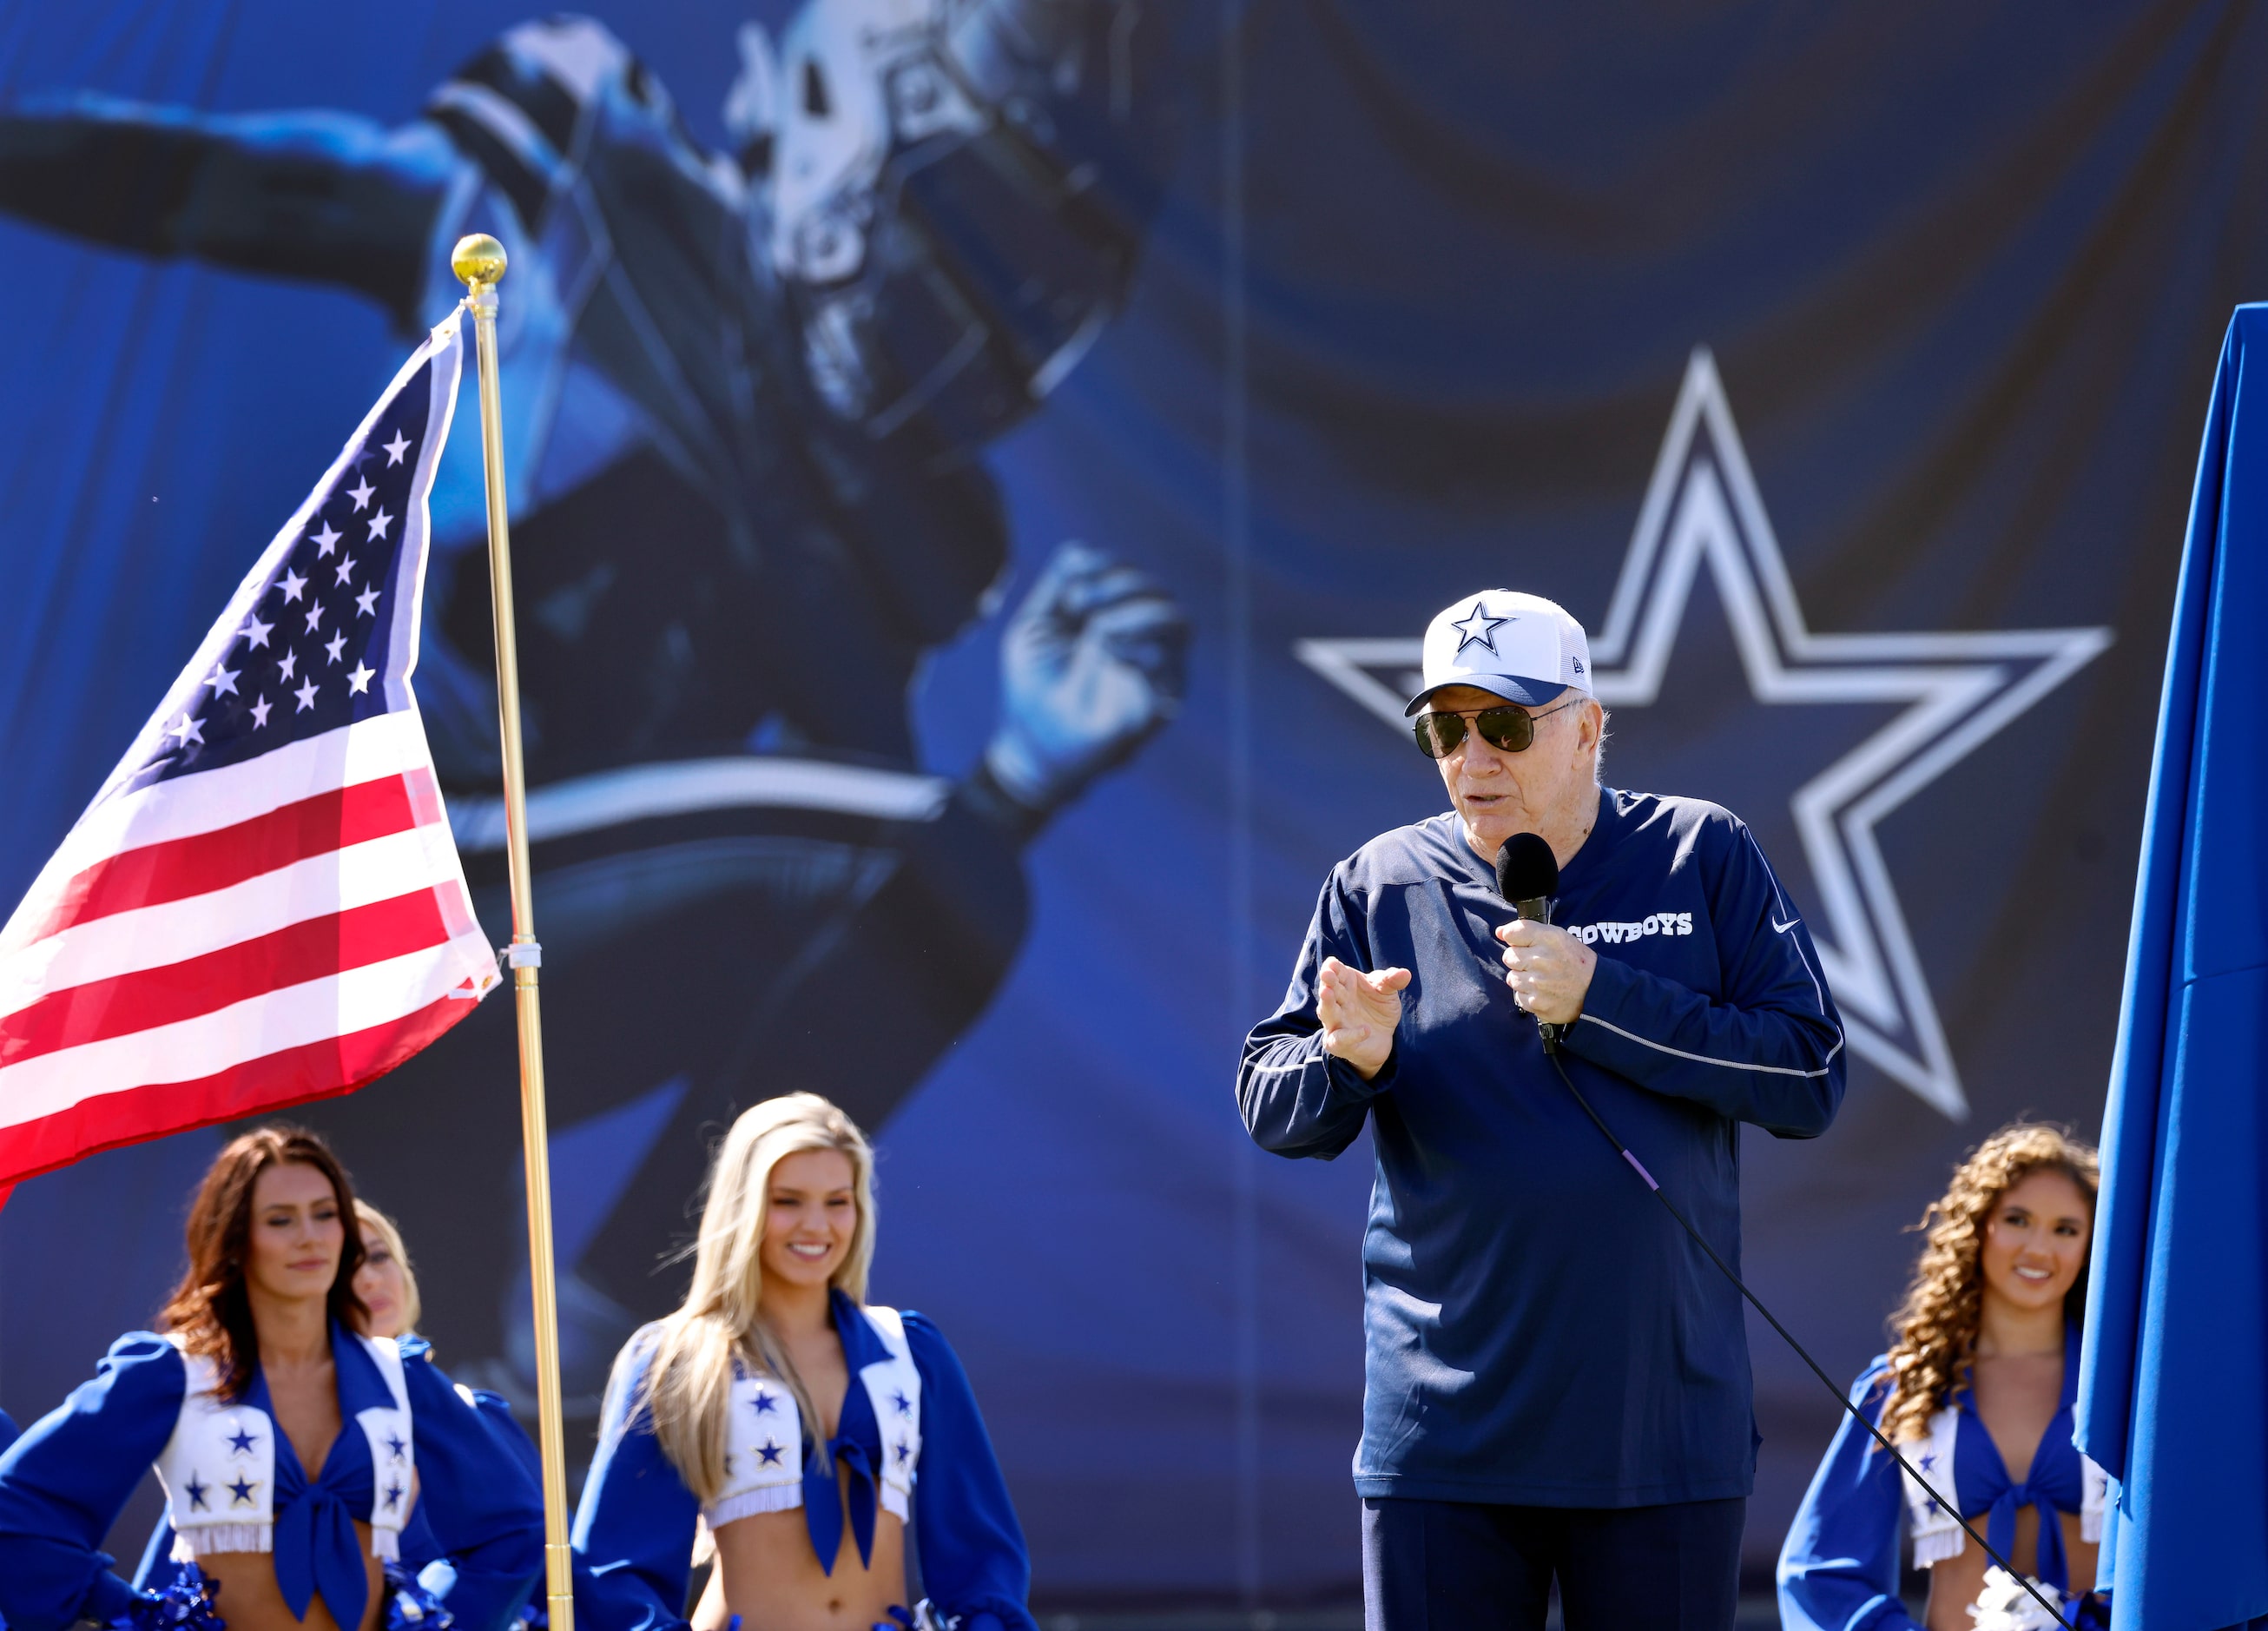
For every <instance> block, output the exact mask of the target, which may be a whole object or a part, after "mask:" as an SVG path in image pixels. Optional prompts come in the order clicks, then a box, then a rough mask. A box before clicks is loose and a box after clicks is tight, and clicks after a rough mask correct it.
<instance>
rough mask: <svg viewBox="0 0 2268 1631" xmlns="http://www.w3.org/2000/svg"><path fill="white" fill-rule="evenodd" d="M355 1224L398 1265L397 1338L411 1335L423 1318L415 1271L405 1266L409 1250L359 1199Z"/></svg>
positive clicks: (379, 1215) (374, 1209) (397, 1231)
mask: <svg viewBox="0 0 2268 1631" xmlns="http://www.w3.org/2000/svg"><path fill="white" fill-rule="evenodd" d="M355 1221H357V1223H359V1224H361V1225H362V1226H363V1227H364V1228H365V1229H369V1230H370V1231H371V1232H372V1234H374V1235H376V1236H378V1237H379V1239H380V1240H382V1241H384V1242H385V1243H386V1249H387V1251H391V1252H392V1253H394V1261H395V1262H396V1263H399V1264H400V1265H401V1334H402V1335H403V1336H405V1337H406V1336H409V1335H412V1334H414V1333H415V1332H416V1329H417V1322H418V1320H419V1319H421V1318H423V1317H424V1313H425V1303H424V1301H423V1299H422V1298H421V1297H419V1296H418V1295H417V1271H416V1269H414V1268H412V1267H410V1266H409V1247H407V1246H405V1245H403V1244H401V1229H398V1228H397V1227H395V1225H394V1220H393V1219H392V1218H390V1217H388V1216H387V1215H386V1214H384V1213H383V1212H380V1211H379V1209H378V1208H377V1207H373V1206H372V1205H371V1204H370V1202H368V1201H366V1200H365V1199H363V1198H362V1197H361V1196H359V1195H357V1196H356V1197H355ZM365 1260H367V1259H365Z"/></svg>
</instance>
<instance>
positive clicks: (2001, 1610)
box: [1969, 1565, 2063, 1631]
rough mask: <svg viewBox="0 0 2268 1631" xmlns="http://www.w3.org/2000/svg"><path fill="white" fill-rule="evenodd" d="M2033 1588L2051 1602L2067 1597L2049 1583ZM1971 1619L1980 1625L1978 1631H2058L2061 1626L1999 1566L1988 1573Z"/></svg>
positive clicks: (2039, 1583) (1971, 1609)
mask: <svg viewBox="0 0 2268 1631" xmlns="http://www.w3.org/2000/svg"><path fill="white" fill-rule="evenodd" d="M2031 1584H2032V1587H2033V1589H2034V1590H2036V1591H2038V1592H2039V1594H2040V1597H2043V1598H2047V1600H2048V1601H2049V1602H2051V1603H2059V1602H2060V1601H2062V1598H2063V1593H2062V1592H2060V1591H2058V1590H2056V1589H2055V1588H2054V1587H2053V1586H2051V1585H2050V1584H2048V1583H2047V1582H2046V1581H2044V1580H2035V1581H2033V1582H2032V1583H2031ZM1969 1617H1970V1619H1971V1620H1975V1621H1976V1622H1977V1631H2058V1627H2059V1626H2060V1624H2061V1622H2060V1621H2058V1620H2057V1619H2056V1617H2055V1616H2054V1615H2053V1614H2051V1613H2048V1611H2047V1610H2046V1609H2044V1608H2042V1607H2041V1606H2040V1605H2039V1598H2035V1597H2034V1596H2032V1594H2031V1592H2029V1591H2027V1590H2024V1588H2023V1584H2022V1583H2021V1582H2019V1581H2018V1580H2017V1578H2016V1577H2015V1576H2014V1575H2012V1574H2010V1573H2009V1572H2008V1571H2007V1569H2005V1568H1999V1566H1998V1565H1995V1566H1994V1567H1992V1568H1988V1569H1986V1570H1985V1589H1984V1590H1981V1591H1979V1592H1978V1593H1977V1601H1976V1604H1975V1605H1974V1606H1972V1607H1971V1608H1970V1611H1969Z"/></svg>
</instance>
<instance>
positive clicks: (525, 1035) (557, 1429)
mask: <svg viewBox="0 0 2268 1631" xmlns="http://www.w3.org/2000/svg"><path fill="white" fill-rule="evenodd" d="M449 264H450V267H451V268H452V269H453V270H454V271H455V272H456V274H457V276H458V277H460V278H462V279H463V280H464V284H465V287H466V289H467V290H468V292H469V298H468V299H467V301H466V304H467V305H468V306H471V307H472V312H473V337H474V344H475V350H476V351H477V352H478V355H479V358H480V373H481V466H482V470H483V471H484V472H485V473H486V476H487V479H488V498H489V589H490V594H491V595H492V596H493V598H494V600H495V602H496V650H497V662H496V674H497V719H498V723H499V724H500V725H501V726H502V727H503V735H504V832H505V837H506V839H507V843H508V853H509V855H510V857H511V867H512V945H511V947H510V948H509V949H508V950H507V952H506V954H505V959H506V961H507V962H508V963H510V964H511V966H512V998H513V1001H514V1005H515V1007H516V1009H517V1012H518V1014H519V1129H520V1139H521V1141H522V1142H523V1144H524V1145H525V1146H526V1148H527V1254H528V1278H529V1280H530V1281H531V1283H532V1284H533V1285H534V1292H535V1396H536V1411H537V1414H538V1416H539V1418H540V1427H541V1444H542V1446H543V1568H544V1579H545V1583H546V1585H545V1590H547V1591H548V1593H549V1598H550V1602H549V1608H550V1613H551V1631H575V1594H574V1583H573V1580H574V1577H573V1575H572V1573H571V1570H570V1566H569V1560H570V1554H569V1551H568V1545H567V1435H566V1431H565V1428H564V1426H563V1423H562V1421H560V1411H559V1303H558V1294H557V1288H556V1283H555V1281H554V1279H553V1269H552V1261H551V1146H550V1135H549V1130H548V1128H547V1125H546V1120H547V1118H546V1117H545V1115H544V1109H543V1020H542V1014H541V1008H540V1007H539V1006H538V1003H537V998H536V991H535V970H536V968H537V965H538V964H539V963H541V960H542V954H541V949H540V948H538V946H537V945H536V941H535V909H534V904H533V900H532V897H531V895H530V892H529V889H528V882H527V777H526V773H525V771H524V770H523V767H522V765H521V763H520V749H519V641H518V636H517V635H516V634H515V633H514V631H513V625H512V534H511V529H510V527H509V525H508V522H507V520H506V515H505V505H504V409H503V405H502V396H501V394H500V392H499V390H498V388H497V292H496V286H497V280H498V279H500V278H502V277H503V276H504V246H503V245H502V244H500V243H498V242H497V240H495V239H493V238H491V237H490V236H489V235H488V234H487V233H486V232H475V233H474V234H473V235H472V236H470V237H469V238H461V239H460V240H457V247H456V249H455V251H454V252H453V254H452V255H450V257H449Z"/></svg>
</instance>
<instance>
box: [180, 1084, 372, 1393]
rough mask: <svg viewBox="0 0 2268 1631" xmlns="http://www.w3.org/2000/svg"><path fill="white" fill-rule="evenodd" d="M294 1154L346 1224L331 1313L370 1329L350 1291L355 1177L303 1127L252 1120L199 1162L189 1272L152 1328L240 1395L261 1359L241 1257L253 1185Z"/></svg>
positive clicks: (356, 1238)
mask: <svg viewBox="0 0 2268 1631" xmlns="http://www.w3.org/2000/svg"><path fill="white" fill-rule="evenodd" d="M285 1162H298V1164H299V1165H301V1166H307V1167H313V1168H314V1169H315V1170H317V1171H318V1172H320V1173H321V1174H322V1175H323V1176H324V1177H327V1178H328V1179H329V1180H330V1182H331V1193H332V1194H333V1195H335V1196H336V1197H337V1198H338V1203H339V1216H340V1218H341V1219H342V1221H345V1222H346V1224H347V1227H346V1228H345V1229H344V1233H345V1236H346V1239H345V1244H344V1246H343V1248H342V1251H340V1253H339V1272H338V1273H337V1275H336V1277H335V1278H334V1279H333V1280H332V1281H331V1290H330V1296H329V1305H330V1315H331V1317H332V1318H333V1319H335V1320H336V1321H337V1322H338V1323H339V1324H340V1325H344V1326H345V1327H346V1328H347V1329H348V1330H350V1331H353V1332H365V1331H367V1330H368V1329H369V1325H370V1311H369V1310H367V1309H365V1308H364V1307H363V1305H362V1299H361V1298H360V1297H358V1296H357V1295H355V1289H354V1277H355V1271H356V1270H357V1269H359V1268H360V1267H361V1266H362V1257H363V1251H362V1231H361V1230H359V1229H355V1228H354V1227H352V1220H353V1218H354V1216H355V1195H354V1184H353V1181H352V1180H351V1179H350V1178H349V1177H347V1174H346V1169H345V1168H344V1167H342V1166H341V1165H340V1164H339V1158H338V1157H337V1156H336V1155H333V1154H332V1153H331V1147H330V1146H329V1145H328V1144H327V1143H325V1142H324V1141H323V1139H322V1135H321V1134H320V1133H310V1132H308V1131H307V1130H306V1128H305V1127H293V1126H268V1127H255V1128H254V1129H253V1130H252V1131H251V1132H249V1133H244V1134H243V1135H241V1136H240V1137H239V1138H236V1139H233V1140H231V1141H230V1143H229V1145H228V1148H225V1149H224V1150H222V1151H221V1153H220V1154H219V1155H217V1156H215V1157H214V1158H213V1163H212V1165H211V1166H210V1167H209V1168H207V1169H206V1170H205V1177H204V1182H203V1183H202V1184H200V1185H197V1193H196V1199H194V1200H192V1201H191V1202H190V1203H189V1220H188V1229H187V1230H186V1231H185V1233H186V1234H187V1236H188V1248H189V1266H188V1273H185V1274H183V1275H182V1276H181V1283H180V1285H178V1286H176V1287H174V1288H173V1295H172V1296H171V1297H169V1298H168V1299H166V1307H165V1311H164V1312H162V1313H161V1314H159V1315H158V1328H159V1329H160V1330H164V1331H177V1332H180V1333H181V1335H182V1337H183V1338H184V1339H185V1341H184V1347H185V1348H186V1350H187V1351H188V1353H191V1354H202V1355H203V1356H205V1357H207V1358H209V1359H210V1360H212V1361H213V1362H214V1363H215V1364H216V1365H217V1367H218V1368H219V1370H220V1376H221V1392H222V1394H223V1395H224V1396H225V1397H226V1398H229V1399H241V1398H243V1397H244V1391H245V1390H246V1389H247V1388H248V1387H250V1386H251V1385H252V1376H253V1372H254V1370H256V1369H259V1366H260V1334H259V1332H258V1331H257V1330H256V1329H255V1328H254V1325H253V1323H252V1303H251V1299H250V1298H249V1297H248V1296H247V1295H246V1292H245V1288H244V1259H245V1257H246V1254H247V1251H248V1250H249V1244H250V1239H251V1235H252V1191H253V1186H254V1185H256V1184H257V1183H259V1181H260V1175H261V1173H263V1172H265V1171H267V1170H268V1169H269V1168H270V1167H274V1166H281V1165H283V1164H284V1163H285Z"/></svg>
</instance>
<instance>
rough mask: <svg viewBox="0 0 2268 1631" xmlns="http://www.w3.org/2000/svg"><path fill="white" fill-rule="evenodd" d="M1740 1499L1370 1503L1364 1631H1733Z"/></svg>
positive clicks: (1365, 1526)
mask: <svg viewBox="0 0 2268 1631" xmlns="http://www.w3.org/2000/svg"><path fill="white" fill-rule="evenodd" d="M1748 1506H1749V1503H1748V1502H1746V1501H1745V1500H1740V1499H1734V1500H1730V1501H1687V1502H1678V1503H1676V1504H1675V1505H1670V1506H1654V1507H1623V1508H1607V1509H1602V1508H1594V1507H1513V1506H1484V1505H1481V1504H1478V1503H1476V1502H1462V1501H1405V1500H1398V1499H1397V1500H1387V1501H1368V1500H1366V1501H1365V1502H1363V1503H1362V1600H1363V1622H1364V1626H1365V1627H1366V1631H1492V1628H1493V1627H1504V1628H1505V1631H1543V1616H1544V1610H1545V1607H1546V1605H1548V1604H1549V1602H1550V1595H1551V1583H1552V1582H1553V1581H1554V1580H1555V1579H1556V1580H1557V1581H1558V1583H1559V1607H1560V1613H1562V1614H1563V1615H1564V1616H1565V1620H1566V1625H1567V1631H1732V1627H1733V1619H1734V1613H1736V1612H1737V1610H1738V1608H1739V1605H1740V1596H1741V1526H1742V1523H1743V1521H1744V1520H1745V1519H1746V1518H1747V1516H1748Z"/></svg>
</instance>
